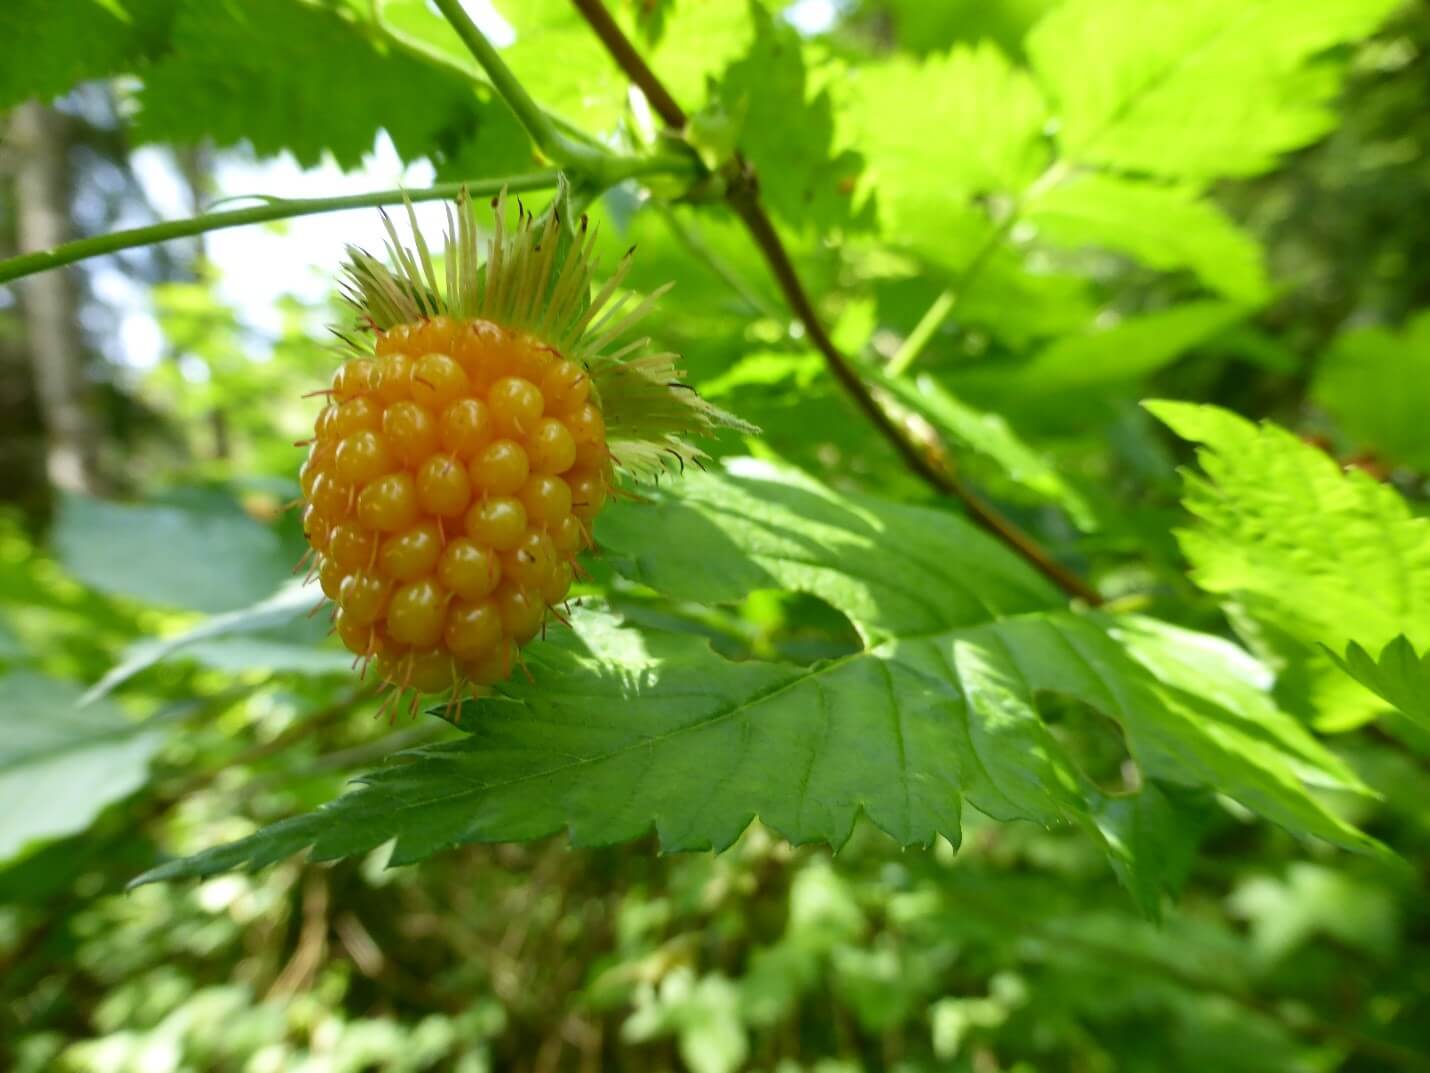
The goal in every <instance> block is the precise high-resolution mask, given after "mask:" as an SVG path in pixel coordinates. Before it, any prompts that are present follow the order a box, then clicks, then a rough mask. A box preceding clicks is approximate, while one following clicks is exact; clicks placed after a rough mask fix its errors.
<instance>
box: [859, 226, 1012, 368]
mask: <svg viewBox="0 0 1430 1073" xmlns="http://www.w3.org/2000/svg"><path fill="white" fill-rule="evenodd" d="M1016 219H1017V216H1016V215H1011V216H1009V217H1008V219H1006V220H1004V221H1003V223H1001V224H999V225H998V226H997V227H996V228H995V229H994V230H993V233H992V234H990V235H989V236H988V237H987V238H986V239H984V241H983V245H982V246H980V247H979V248H978V252H977V253H975V254H974V255H973V260H971V261H969V262H968V265H967V267H965V268H964V270H963V271H962V272H960V273H959V275H958V279H956V280H955V281H954V282H953V283H950V284H949V285H948V286H947V287H946V288H945V289H944V290H943V291H942V293H940V294H939V296H938V297H937V298H935V299H934V300H933V305H931V306H929V307H928V309H927V310H925V312H924V315H923V316H922V317H921V318H919V322H918V324H916V325H914V330H913V331H911V332H910V333H909V336H908V338H907V339H905V340H904V342H903V344H902V345H901V346H900V347H899V349H898V350H897V351H895V352H894V356H893V357H892V358H890V359H889V364H888V367H887V368H886V369H885V372H886V373H887V374H888V375H889V376H894V377H897V376H903V375H904V373H906V372H908V370H909V366H910V365H912V364H913V363H914V362H915V361H916V360H917V359H918V356H919V355H920V354H922V353H923V350H924V347H926V346H928V344H929V341H930V340H931V339H933V337H934V334H935V333H936V332H937V331H938V330H939V329H940V328H942V327H943V326H944V323H945V322H946V321H947V320H948V318H949V317H951V316H952V315H953V311H954V310H955V309H957V308H958V303H959V301H960V300H961V299H962V298H963V296H964V295H965V294H966V293H968V289H969V288H970V287H971V286H973V281H974V280H975V279H977V278H978V274H979V273H980V272H982V271H983V266H984V265H986V264H987V263H988V261H989V259H990V258H991V257H992V256H993V254H994V253H996V252H997V251H998V247H1000V246H1001V245H1003V239H1004V238H1006V237H1007V235H1008V232H1009V231H1011V230H1012V229H1013V222H1014V221H1015V220H1016Z"/></svg>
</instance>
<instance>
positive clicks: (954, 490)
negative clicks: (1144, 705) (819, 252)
mask: <svg viewBox="0 0 1430 1073" xmlns="http://www.w3.org/2000/svg"><path fill="white" fill-rule="evenodd" d="M571 3H572V5H573V6H574V7H575V8H576V9H577V10H578V11H579V12H580V13H581V15H582V16H583V17H584V18H585V19H586V21H587V23H589V24H590V26H591V29H592V30H593V31H594V32H595V34H596V36H597V37H598V38H600V39H601V43H602V44H603V45H605V46H606V51H608V52H609V53H610V54H611V57H612V58H613V59H614V60H615V61H616V63H617V64H618V65H619V66H620V67H621V69H622V70H623V71H624V72H625V73H626V76H627V77H628V78H629V79H630V80H631V82H632V83H634V84H635V85H636V86H637V87H638V88H639V89H640V91H641V92H642V93H643V94H645V98H646V100H647V101H649V102H650V106H651V108H652V110H654V112H655V113H656V114H657V115H658V116H660V118H661V120H662V121H664V123H665V124H666V125H667V126H668V127H671V128H672V129H674V130H676V131H679V130H682V129H683V128H684V127H685V124H686V115H685V111H684V109H682V108H681V107H680V105H679V104H678V103H677V102H676V100H675V98H674V97H672V96H671V95H670V91H669V90H667V89H666V88H665V86H664V84H663V83H662V82H661V81H660V79H659V78H658V77H657V76H656V73H655V72H654V71H652V70H651V69H650V65H649V64H647V63H646V62H645V58H644V57H643V56H641V54H640V53H639V52H637V51H636V49H635V46H633V45H632V44H631V42H630V39H629V38H627V37H626V35H625V33H624V32H623V31H622V30H621V28H620V27H619V26H618V25H617V24H616V22H615V20H614V19H612V18H611V14H610V12H608V11H607V10H606V8H605V5H604V4H603V3H602V2H601V0H571ZM725 177H726V179H727V186H726V194H725V198H726V201H728V202H729V205H730V207H731V208H732V209H733V210H734V212H735V214H736V215H737V216H739V217H740V219H741V221H743V222H744V224H745V227H746V229H748V230H749V232H750V236H751V238H753V239H754V241H755V245H756V246H758V247H759V250H760V252H761V253H762V254H763V255H764V258H765V262H766V264H767V265H768V266H769V269H770V272H771V273H772V274H773V275H774V277H775V280H776V281H777V282H778V283H779V286H780V290H781V291H782V292H783V293H784V296H785V301H786V302H788V303H789V306H790V309H791V310H792V311H793V312H794V314H795V316H796V317H798V318H799V320H800V322H801V323H802V324H803V325H804V329H805V331H806V332H807V333H808V334H809V338H810V340H811V342H813V343H814V345H815V347H816V348H817V349H818V350H819V352H820V354H821V355H823V357H824V360H825V363H826V364H827V365H828V366H829V371H830V372H831V373H833V374H834V378H835V379H836V380H838V381H839V383H840V384H841V385H842V386H843V388H844V390H845V391H846V392H848V394H849V397H850V398H851V399H852V400H853V401H854V404H855V405H856V406H857V407H858V408H859V409H860V410H861V411H863V413H864V415H865V416H866V417H867V418H868V419H869V420H870V421H871V422H872V423H873V425H874V427H875V428H877V429H878V430H879V432H880V434H881V435H883V437H884V438H885V439H886V440H888V441H889V443H890V445H891V446H892V447H893V448H894V450H896V451H897V452H898V453H899V456H900V457H901V458H903V460H904V462H905V463H907V465H908V467H909V468H910V469H911V470H913V472H914V473H916V474H918V476H919V477H920V478H922V479H923V481H924V482H925V483H926V484H928V485H929V486H930V487H932V488H934V489H935V490H936V491H938V492H940V493H942V494H944V495H949V496H953V497H954V498H955V499H958V500H959V501H960V502H962V503H963V505H964V507H965V508H966V509H967V511H968V513H969V514H970V515H971V516H972V518H973V520H974V521H975V522H977V523H978V524H979V525H981V526H982V527H983V528H984V529H986V530H987V531H988V532H990V533H992V534H993V536H995V537H997V538H998V539H999V540H1001V541H1002V542H1003V543H1004V544H1006V545H1008V546H1009V547H1010V548H1012V549H1013V550H1014V551H1015V552H1017V553H1018V554H1019V555H1021V556H1022V557H1023V558H1024V559H1025V560H1027V562H1028V563H1030V564H1031V565H1032V566H1033V567H1035V568H1036V569H1037V570H1038V571H1039V572H1040V573H1041V574H1043V575H1044V576H1045V577H1047V578H1048V579H1049V580H1050V581H1052V582H1053V583H1054V584H1055V585H1057V586H1058V587H1059V588H1060V589H1062V590H1063V591H1064V592H1065V593H1067V594H1068V595H1069V596H1073V597H1077V598H1078V599H1081V600H1085V601H1086V602H1087V603H1089V604H1093V605H1097V604H1100V603H1102V598H1101V597H1100V596H1099V595H1098V593H1097V592H1096V590H1094V589H1093V588H1092V587H1091V586H1090V585H1088V584H1087V582H1085V581H1083V580H1082V578H1080V577H1078V576H1077V575H1076V574H1074V573H1073V572H1072V571H1071V570H1069V569H1068V568H1067V567H1065V566H1063V565H1062V563H1060V562H1058V561H1057V560H1056V559H1054V558H1053V557H1052V555H1050V554H1049V553H1048V552H1047V551H1046V550H1045V549H1044V548H1043V547H1042V546H1041V545H1040V544H1038V542H1037V541H1036V540H1034V539H1033V538H1032V537H1031V536H1029V535H1028V534H1027V533H1025V532H1023V530H1021V529H1020V528H1018V526H1016V525H1014V524H1013V522H1012V521H1010V520H1009V519H1007V518H1005V517H1003V515H1001V514H1000V513H998V511H996V510H995V509H994V508H993V507H992V506H991V505H990V504H988V503H986V502H984V500H983V499H982V498H981V497H980V496H979V495H977V493H975V492H974V491H973V489H971V488H969V487H968V486H967V485H966V484H964V483H963V481H962V480H961V479H960V478H959V476H958V475H957V474H956V473H955V472H954V471H953V470H952V468H951V467H949V466H948V465H946V464H945V463H944V462H943V461H942V460H941V459H939V458H937V457H935V456H933V455H931V454H930V453H929V452H928V451H926V450H925V449H924V448H923V447H921V446H920V445H919V444H918V443H917V442H916V441H915V440H914V439H913V438H912V437H910V435H909V434H908V432H907V431H906V430H905V429H904V428H903V427H902V426H901V425H900V424H899V423H898V422H897V421H895V420H894V419H893V418H892V417H890V416H889V414H888V412H887V411H886V410H885V409H884V408H883V406H881V405H880V404H879V400H878V399H876V398H875V397H874V395H873V393H872V392H870V390H869V387H868V385H866V384H865V383H864V381H863V379H862V378H861V377H860V376H859V373H858V371H857V370H856V369H855V368H854V366H853V365H852V364H850V362H849V359H848V358H846V357H845V356H844V355H843V354H841V353H840V351H839V348H838V347H837V346H835V345H834V341H833V340H832V339H830V337H829V333H828V332H826V331H825V329H824V325H823V323H822V322H821V321H820V319H819V315H818V314H817V313H816V312H815V309H814V303H813V302H812V301H811V300H810V297H809V294H808V293H807V292H806V291H805V289H804V284H803V283H801V282H800V278H799V274H798V273H797V272H796V271H795V267H794V264H793V262H791V260H790V257H789V253H788V251H786V249H785V247H784V243H783V242H782V241H781V239H780V237H779V233H778V232H777V231H776V230H775V227H774V224H773V222H772V221H771V220H770V217H769V214H768V213H766V212H765V209H764V205H763V204H762V203H761V202H760V194H759V186H758V183H757V182H756V178H755V174H754V169H753V168H751V167H750V165H749V164H748V162H746V161H745V160H743V159H742V158H740V157H739V156H737V157H736V158H735V160H734V161H733V162H732V164H731V166H730V167H729V168H728V169H727V170H726V176H725Z"/></svg>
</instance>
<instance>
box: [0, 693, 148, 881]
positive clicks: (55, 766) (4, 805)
mask: <svg viewBox="0 0 1430 1073" xmlns="http://www.w3.org/2000/svg"><path fill="white" fill-rule="evenodd" d="M166 735H167V732H166V729H165V728H164V727H163V726H161V725H159V724H156V723H155V722H153V721H152V720H151V721H149V722H143V723H139V722H134V721H132V720H130V719H127V718H126V717H125V715H124V713H123V712H121V711H119V710H118V709H117V708H112V707H109V706H107V705H104V704H97V705H88V706H86V707H83V708H81V707H80V706H79V690H78V689H77V688H76V687H75V686H74V685H72V684H70V683H68V682H61V681H58V680H56V679H53V678H45V677H43V676H41V675H37V674H30V673H14V674H10V675H7V676H4V677H0V860H4V859H5V858H8V857H11V856H14V855H15V854H16V853H18V852H20V850H21V849H23V848H24V847H25V846H26V845H28V844H29V843H31V842H33V841H34V840H36V839H42V838H53V837H55V836H57V835H64V834H70V833H71V832H74V831H81V830H83V829H84V828H85V827H87V826H89V823H90V821H91V820H93V819H94V818H95V816H97V815H99V813H100V811H101V810H102V809H103V808H104V807H105V806H106V805H108V804H109V803H110V802H111V801H117V800H119V799H120V798H121V797H125V796H127V795H128V794H130V793H132V792H133V791H134V790H136V789H138V788H139V787H140V786H142V785H143V784H144V781H145V779H146V777H147V774H148V769H149V761H150V760H151V759H152V758H153V756H154V754H155V753H156V752H158V750H159V747H160V746H161V745H163V743H164V740H165V738H166Z"/></svg>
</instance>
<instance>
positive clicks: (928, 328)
mask: <svg viewBox="0 0 1430 1073" xmlns="http://www.w3.org/2000/svg"><path fill="white" fill-rule="evenodd" d="M959 293H960V291H959V288H958V287H949V288H947V289H946V290H945V291H943V293H941V294H940V295H939V296H938V297H937V298H935V299H934V300H933V305H931V306H929V307H928V309H927V310H926V311H925V313H924V315H923V316H922V317H921V318H919V322H918V324H916V325H914V330H913V331H911V332H910V333H909V337H908V338H907V339H905V340H904V342H903V344H902V345H901V346H900V347H899V349H898V350H897V351H896V352H895V353H894V356H893V357H892V358H890V359H889V366H888V368H887V369H886V370H885V371H886V372H887V373H888V374H889V375H890V376H903V375H904V373H906V372H907V371H908V368H909V366H910V365H912V364H913V363H914V359H916V358H917V357H918V356H919V355H920V354H922V353H923V349H924V347H926V346H928V342H929V340H930V339H932V338H933V336H934V332H936V331H938V330H939V329H940V328H942V327H943V322H944V321H946V320H948V318H949V316H950V315H951V314H952V313H953V310H954V307H955V306H956V305H958V296H959Z"/></svg>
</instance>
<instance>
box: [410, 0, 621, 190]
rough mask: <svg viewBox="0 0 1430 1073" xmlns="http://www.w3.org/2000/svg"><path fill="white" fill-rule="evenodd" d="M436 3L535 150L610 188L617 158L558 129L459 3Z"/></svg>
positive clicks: (457, 0)
mask: <svg viewBox="0 0 1430 1073" xmlns="http://www.w3.org/2000/svg"><path fill="white" fill-rule="evenodd" d="M435 2H436V4H437V9H438V10H439V11H441V12H442V15H443V17H445V18H446V20H447V21H448V22H449V23H450V24H451V26H452V29H454V30H455V31H457V36H458V37H460V38H461V39H462V44H464V45H466V46H467V49H468V50H469V51H470V52H471V54H472V55H473V56H474V57H476V60H477V62H478V63H479V64H481V66H482V70H484V71H485V72H486V73H487V77H488V78H489V79H491V83H492V88H493V89H495V90H496V91H497V94H498V95H499V96H500V97H501V99H502V100H504V101H505V102H506V104H507V107H508V108H510V109H511V110H512V113H513V114H514V115H515V116H516V118H517V122H519V123H520V124H521V125H522V127H523V128H525V130H526V132H527V134H529V135H531V140H532V141H534V142H535V143H536V147H537V148H538V149H540V150H541V151H542V152H543V153H545V154H546V155H547V156H548V157H550V158H551V159H552V160H554V161H556V163H558V164H561V165H564V166H565V167H567V168H570V169H572V170H575V171H580V172H582V173H583V174H584V175H586V176H589V177H590V178H592V179H594V180H596V181H598V182H600V183H602V185H606V186H609V185H611V184H610V183H609V182H608V181H607V169H608V168H609V167H610V165H611V163H612V162H613V161H614V160H616V159H617V158H615V157H613V156H612V154H610V153H608V152H606V151H605V150H604V149H598V148H595V147H594V146H591V145H588V144H585V143H583V142H579V141H577V140H576V139H574V138H571V137H569V136H568V135H566V134H565V133H563V132H562V131H560V130H558V129H557V127H556V124H555V123H553V122H552V120H551V117H550V116H549V115H547V114H546V113H545V112H544V111H543V110H542V109H541V107H540V106H539V105H538V104H537V103H536V102H535V101H534V100H532V98H531V94H529V93H527V92H526V87H525V86H523V85H522V84H521V80H520V79H518V78H517V77H516V75H515V74H513V73H512V70H511V68H510V67H508V66H507V65H506V61H505V60H503V59H502V58H501V54H500V53H499V52H497V50H496V49H495V48H494V47H493V46H492V43H491V42H490V41H488V40H487V38H486V35H485V34H484V33H482V31H481V30H479V29H477V24H476V23H474V22H473V21H472V20H471V18H470V17H469V16H468V15H467V13H466V12H465V11H464V10H462V4H461V0H435ZM552 60H553V62H559V59H558V58H557V57H552Z"/></svg>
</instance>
